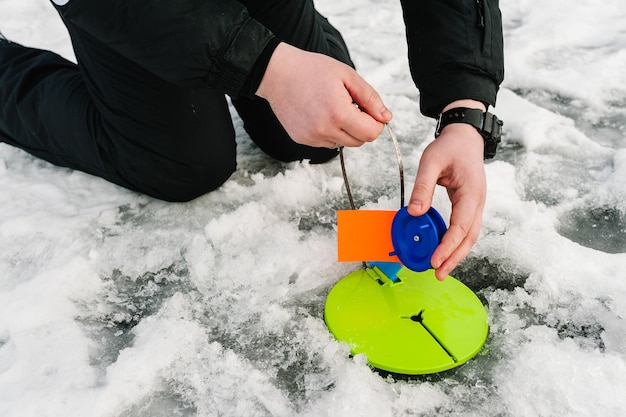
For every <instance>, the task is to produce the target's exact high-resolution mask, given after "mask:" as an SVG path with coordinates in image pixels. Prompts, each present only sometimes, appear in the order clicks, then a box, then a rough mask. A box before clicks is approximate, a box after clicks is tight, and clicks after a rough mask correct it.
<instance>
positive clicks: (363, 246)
mask: <svg viewBox="0 0 626 417" xmlns="http://www.w3.org/2000/svg"><path fill="white" fill-rule="evenodd" d="M395 215H396V212H395V211H391V210H339V211H337V260H338V261H339V262H362V261H371V262H399V260H398V257H397V256H395V255H394V256H389V253H390V252H393V250H394V249H393V244H392V243H391V223H392V222H393V218H394V216H395Z"/></svg>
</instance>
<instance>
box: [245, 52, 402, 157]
mask: <svg viewBox="0 0 626 417" xmlns="http://www.w3.org/2000/svg"><path fill="white" fill-rule="evenodd" d="M256 95H257V96H259V97H262V98H264V99H266V100H267V101H268V102H269V104H270V106H271V107H272V110H273V111H274V113H275V114H276V117H278V120H279V121H280V122H281V124H282V125H283V127H284V128H285V130H286V131H287V133H288V134H289V136H290V137H291V138H292V139H293V140H294V141H295V142H297V143H300V144H304V145H309V146H315V147H327V148H333V147H336V146H352V147H354V146H361V145H363V144H364V143H366V142H372V141H373V140H375V139H376V138H377V137H378V135H380V133H381V132H382V130H383V128H384V124H385V123H387V122H389V121H390V120H391V118H392V114H391V112H390V111H389V110H388V109H387V108H386V107H385V105H384V104H383V102H382V99H381V98H380V96H379V95H378V93H377V92H376V91H375V90H374V89H373V88H372V86H370V85H369V84H368V83H367V82H366V81H365V80H363V78H361V77H360V76H359V75H358V74H357V72H356V71H355V70H354V69H352V68H351V67H350V66H348V65H346V64H344V63H342V62H340V61H337V60H336V59H333V58H331V57H329V56H326V55H323V54H319V53H313V52H306V51H303V50H301V49H298V48H296V47H294V46H291V45H289V44H286V43H280V44H279V45H278V47H277V48H276V49H275V50H274V53H273V55H272V57H271V59H270V61H269V64H268V66H267V69H266V70H265V74H264V76H263V80H262V81H261V84H260V85H259V88H258V90H257V92H256ZM355 104H356V105H357V106H358V107H357V106H355Z"/></svg>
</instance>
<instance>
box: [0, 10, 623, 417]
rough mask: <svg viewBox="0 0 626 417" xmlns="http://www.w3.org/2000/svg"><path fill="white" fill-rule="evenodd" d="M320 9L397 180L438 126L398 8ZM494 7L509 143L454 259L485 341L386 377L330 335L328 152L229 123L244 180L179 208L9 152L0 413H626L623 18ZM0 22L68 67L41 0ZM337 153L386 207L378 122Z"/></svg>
mask: <svg viewBox="0 0 626 417" xmlns="http://www.w3.org/2000/svg"><path fill="white" fill-rule="evenodd" d="M316 4H317V6H318V8H319V9H320V11H322V12H323V13H324V14H325V15H327V16H328V17H329V19H330V20H331V22H332V23H334V24H335V25H336V26H337V27H338V28H339V29H340V30H341V31H342V32H343V34H344V36H345V38H346V41H347V43H348V45H349V47H350V49H351V53H352V56H353V59H354V60H355V62H356V64H357V67H358V69H359V70H360V72H361V73H362V74H363V75H364V77H365V78H366V79H367V80H368V81H369V82H370V83H371V84H372V85H374V86H375V87H376V88H377V90H378V91H379V92H380V93H381V95H382V96H383V98H384V100H385V102H386V104H387V105H388V107H389V108H390V109H391V110H392V111H393V112H394V120H393V126H394V128H395V131H396V134H397V135H398V138H399V141H400V145H401V148H402V151H403V154H404V166H405V170H406V178H407V183H408V185H409V186H411V185H412V180H413V177H414V175H415V172H416V169H417V164H418V161H419V157H420V154H421V151H422V150H423V149H424V147H425V146H426V144H427V143H428V142H429V141H430V140H432V134H433V130H434V122H433V121H432V120H427V119H425V118H423V117H422V116H420V115H419V110H418V106H417V101H418V92H417V90H416V88H415V86H414V85H413V83H412V80H411V79H410V76H409V72H408V64H407V59H406V43H405V40H404V26H403V22H402V14H401V9H400V4H399V1H397V0H384V1H373V0H350V1H348V0H335V1H330V0H319V1H318V2H316ZM501 9H502V11H503V15H504V31H505V48H506V80H505V83H504V84H503V86H502V90H501V93H500V95H499V99H498V105H497V108H496V113H497V114H498V115H499V116H500V117H501V118H502V119H503V120H504V121H505V125H504V135H505V138H504V145H503V147H502V149H501V151H500V153H499V155H498V156H497V157H496V158H495V160H493V161H491V162H488V163H487V165H486V170H487V176H488V196H487V204H486V207H485V213H484V224H483V229H482V233H481V236H480V238H479V240H478V242H477V244H476V246H475V247H474V249H473V250H472V252H471V254H470V256H469V257H468V258H467V259H466V260H465V261H464V262H463V263H462V264H461V265H460V266H459V267H458V268H457V270H455V272H454V273H453V275H454V276H455V277H457V278H458V279H460V280H461V281H463V282H464V283H465V284H466V285H468V286H469V287H470V288H472V289H473V290H474V291H475V292H476V293H477V294H478V296H479V297H480V299H481V300H482V301H483V302H484V304H485V306H486V307H487V309H488V314H489V324H490V334H489V337H488V340H487V343H486V345H485V349H484V351H483V352H481V354H479V355H478V356H477V357H476V358H474V359H473V360H471V361H470V362H468V363H467V364H465V365H463V366H462V367H460V368H457V369H455V370H452V371H448V372H445V373H442V374H439V375H433V376H429V377H419V378H418V377H416V378H394V377H392V376H386V375H380V374H379V373H377V372H376V371H374V370H372V369H370V368H369V367H368V366H367V363H366V360H365V358H363V357H360V356H357V357H355V358H350V357H349V351H348V348H347V346H346V345H344V344H342V343H338V342H336V341H335V340H334V339H333V337H332V335H330V334H329V332H328V330H327V329H326V327H325V325H324V321H323V307H324V301H325V297H326V294H327V293H328V291H329V290H330V288H331V287H332V286H333V285H334V283H335V282H337V280H338V279H340V278H341V277H342V276H344V275H346V274H348V273H349V272H351V271H353V270H355V269H356V268H358V267H359V266H360V265H359V264H339V263H337V262H336V230H335V212H336V210H338V209H345V208H347V207H348V202H347V199H346V195H345V191H344V189H343V180H342V177H341V169H340V166H339V161H334V162H332V163H329V164H325V165H321V166H320V165H318V166H311V165H309V164H307V163H294V164H279V163H277V162H274V161H272V160H271V159H269V158H268V157H267V156H265V155H264V154H263V153H262V152H261V151H259V150H258V149H257V148H256V147H255V146H254V145H252V144H251V142H250V141H249V139H248V138H247V136H246V135H245V133H244V131H243V128H242V124H241V122H240V120H238V119H235V126H236V129H237V132H238V143H239V149H238V152H239V168H238V170H237V172H236V173H235V174H234V175H233V177H232V178H231V179H230V180H229V181H228V182H227V183H226V184H225V185H224V186H223V187H222V188H220V189H219V190H218V191H216V192H214V193H211V194H208V195H206V196H203V197H201V198H199V199H197V200H195V201H193V202H191V203H187V204H171V203H165V202H161V201H157V200H154V199H151V198H148V197H145V196H141V195H138V194H135V193H132V192H130V191H127V190H124V189H122V188H119V187H117V186H114V185H112V184H109V183H107V182H105V181H103V180H101V179H98V178H95V177H92V176H89V175H86V174H83V173H80V172H75V171H71V170H68V169H63V168H58V167H55V166H52V165H50V164H48V163H45V162H42V161H40V160H37V159H34V158H33V157H31V156H29V155H27V154H25V153H24V152H22V151H19V150H17V149H14V148H11V147H9V146H6V145H4V144H0V416H2V417H28V416H33V417H35V416H36V417H45V416H63V417H74V416H75V417H84V416H93V417H100V416H103V417H104V416H124V417H131V416H168V417H172V416H237V417H241V416H307V417H308V416H311V417H313V416H348V417H350V416H364V417H369V416H372V417H374V416H375V417H383V416H394V417H398V416H416V415H419V416H435V415H437V416H480V417H484V416H585V417H587V416H603V417H610V416H615V417H622V416H624V415H625V414H626V399H625V398H626V397H625V396H624V392H626V322H625V319H626V139H625V137H626V8H624V2H623V0H607V1H605V2H602V7H598V3H597V2H593V1H588V0H574V1H565V0H554V1H551V2H539V1H530V0H502V2H501ZM0 30H2V32H3V33H4V34H5V35H6V36H7V37H9V38H11V39H12V40H14V41H16V42H20V43H22V44H27V45H31V46H36V47H40V48H46V49H52V50H54V51H56V52H58V53H60V54H62V55H64V56H66V57H68V58H70V59H73V55H72V51H71V45H70V43H69V39H68V37H67V34H66V32H65V29H64V27H63V26H62V24H61V22H60V20H59V18H58V16H57V15H56V12H55V11H54V9H53V8H52V7H51V5H50V4H49V3H48V2H47V1H45V0H19V1H11V0H0ZM346 163H347V168H348V170H349V173H350V178H351V186H352V191H353V193H354V195H355V197H356V199H357V204H358V206H359V207H362V208H380V209H395V208H397V206H398V184H397V167H396V165H395V154H394V150H393V147H392V146H391V142H390V140H389V138H388V136H386V134H383V135H382V137H381V138H380V139H379V140H378V141H376V142H375V143H373V144H371V145H368V146H364V147H362V148H359V149H347V150H346ZM434 206H435V207H436V208H437V209H438V210H439V211H440V212H442V214H443V215H444V217H445V218H446V219H447V218H448V216H449V209H450V208H449V202H448V200H447V197H446V195H445V191H444V190H437V193H436V198H435V202H434Z"/></svg>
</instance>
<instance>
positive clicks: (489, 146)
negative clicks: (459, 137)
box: [435, 107, 503, 159]
mask: <svg viewBox="0 0 626 417" xmlns="http://www.w3.org/2000/svg"><path fill="white" fill-rule="evenodd" d="M451 123H467V124H470V125H472V126H474V127H475V128H476V130H478V133H480V134H481V136H482V137H483V140H484V141H485V150H484V154H483V157H484V159H491V158H493V157H494V156H496V150H497V149H498V144H499V143H500V140H501V137H502V124H503V123H502V120H500V119H498V118H497V117H496V116H495V115H494V114H491V113H489V112H484V111H482V110H480V109H470V108H467V107H455V108H453V109H450V110H447V111H444V112H443V113H441V114H440V115H439V120H438V121H437V129H435V137H439V135H440V134H441V131H442V130H443V128H444V127H446V126H447V125H449V124H451Z"/></svg>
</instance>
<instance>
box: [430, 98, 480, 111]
mask: <svg viewBox="0 0 626 417" xmlns="http://www.w3.org/2000/svg"><path fill="white" fill-rule="evenodd" d="M455 107H466V108H468V109H480V110H482V111H484V112H485V111H487V106H486V105H485V103H483V102H482V101H478V100H473V99H469V98H467V99H461V100H455V101H453V102H452V103H450V104H448V105H447V106H445V107H444V108H443V110H442V111H441V112H442V113H443V112H445V111H448V110H450V109H454V108H455Z"/></svg>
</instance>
